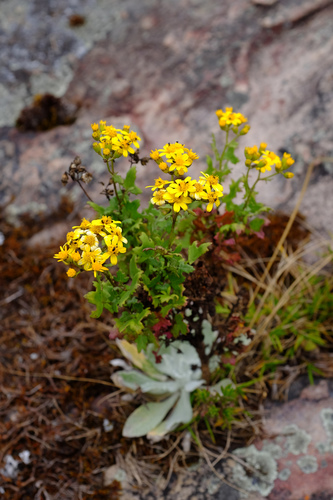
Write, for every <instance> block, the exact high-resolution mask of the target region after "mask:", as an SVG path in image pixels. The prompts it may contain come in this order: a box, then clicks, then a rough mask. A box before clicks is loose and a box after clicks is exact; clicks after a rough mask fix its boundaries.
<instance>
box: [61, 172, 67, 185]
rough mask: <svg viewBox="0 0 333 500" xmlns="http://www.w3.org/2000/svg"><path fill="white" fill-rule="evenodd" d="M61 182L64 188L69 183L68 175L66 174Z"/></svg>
mask: <svg viewBox="0 0 333 500" xmlns="http://www.w3.org/2000/svg"><path fill="white" fill-rule="evenodd" d="M61 182H62V183H63V185H64V186H66V184H67V183H68V173H67V172H64V173H63V174H62V177H61Z"/></svg>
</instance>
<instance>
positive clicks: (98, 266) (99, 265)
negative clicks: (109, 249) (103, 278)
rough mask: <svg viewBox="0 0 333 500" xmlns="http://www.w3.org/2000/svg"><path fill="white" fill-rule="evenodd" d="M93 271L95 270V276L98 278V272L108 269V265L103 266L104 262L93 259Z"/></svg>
mask: <svg viewBox="0 0 333 500" xmlns="http://www.w3.org/2000/svg"><path fill="white" fill-rule="evenodd" d="M91 271H94V276H95V278H96V275H97V272H101V273H102V272H103V271H108V268H107V267H103V264H102V262H98V261H92V263H91Z"/></svg>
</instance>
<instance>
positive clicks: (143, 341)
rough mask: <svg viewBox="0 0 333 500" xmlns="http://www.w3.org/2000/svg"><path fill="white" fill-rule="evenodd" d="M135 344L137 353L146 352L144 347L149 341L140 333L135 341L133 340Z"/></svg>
mask: <svg viewBox="0 0 333 500" xmlns="http://www.w3.org/2000/svg"><path fill="white" fill-rule="evenodd" d="M135 343H136V345H137V348H138V351H139V352H141V351H145V350H146V347H147V345H148V343H149V339H148V337H147V336H146V335H144V334H143V333H141V334H140V335H139V336H138V337H137V338H136V339H135Z"/></svg>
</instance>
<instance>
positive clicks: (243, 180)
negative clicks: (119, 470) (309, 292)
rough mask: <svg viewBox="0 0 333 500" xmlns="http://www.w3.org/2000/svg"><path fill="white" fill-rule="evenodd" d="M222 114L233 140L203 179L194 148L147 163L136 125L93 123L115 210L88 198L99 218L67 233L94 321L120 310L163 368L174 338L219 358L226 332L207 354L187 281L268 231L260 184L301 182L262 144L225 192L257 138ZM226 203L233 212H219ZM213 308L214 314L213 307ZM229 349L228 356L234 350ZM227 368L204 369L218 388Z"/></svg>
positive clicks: (124, 328)
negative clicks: (140, 174) (149, 168)
mask: <svg viewBox="0 0 333 500" xmlns="http://www.w3.org/2000/svg"><path fill="white" fill-rule="evenodd" d="M216 115H217V117H218V120H219V125H220V128H221V130H222V131H223V132H225V134H226V135H225V144H224V147H223V149H222V151H221V152H220V151H219V149H218V146H217V142H216V139H215V137H214V136H213V143H212V149H213V152H214V158H213V157H210V156H208V157H207V168H206V170H205V171H202V172H201V175H200V176H199V179H198V180H196V179H192V177H190V176H188V175H187V173H188V170H189V169H190V167H191V165H192V164H193V162H194V161H196V160H198V155H197V154H196V153H195V152H193V151H192V150H191V149H189V148H188V147H186V146H185V145H183V144H180V143H178V142H176V143H167V144H165V145H164V146H163V147H162V148H160V149H155V150H152V151H151V153H150V157H142V158H141V157H140V156H139V142H140V141H141V139H140V137H139V136H138V135H137V133H136V132H134V131H132V130H131V129H130V127H129V126H124V127H123V129H117V128H115V127H114V126H112V125H107V124H106V122H105V121H101V122H100V123H99V124H95V123H94V124H93V125H92V130H93V134H92V136H93V139H94V143H93V149H94V151H95V152H96V153H97V154H98V155H99V156H100V157H101V159H102V161H103V162H104V163H105V164H106V167H107V169H108V172H109V174H110V180H109V184H108V186H107V187H106V188H105V190H104V193H105V195H106V197H107V199H108V206H106V207H104V206H100V205H97V204H95V203H93V202H92V201H91V202H89V204H90V206H91V207H92V208H93V209H95V211H96V212H97V214H98V216H97V217H96V218H94V219H93V220H92V221H91V222H90V221H88V220H86V219H83V220H82V222H81V224H80V225H79V226H74V227H73V230H72V231H70V232H69V233H68V234H67V238H66V243H65V244H64V245H63V246H62V247H60V251H59V252H58V253H57V254H55V256H54V257H55V258H56V259H58V261H60V262H63V263H65V264H66V265H68V266H69V269H68V271H67V275H68V276H69V277H70V278H73V277H75V276H77V275H78V274H79V273H81V272H83V271H87V272H93V274H94V278H95V280H94V282H93V285H94V290H93V291H90V292H88V293H87V294H86V298H87V299H88V301H89V302H90V303H92V304H94V305H95V307H96V309H95V310H94V311H93V312H92V317H95V318H98V317H100V316H101V314H102V313H103V310H104V309H106V310H107V311H109V312H110V313H112V316H113V319H114V322H115V326H116V328H117V331H118V333H117V336H118V335H119V336H121V337H125V338H126V339H127V341H128V342H130V343H131V342H135V343H136V349H137V352H139V353H140V351H142V350H145V351H146V352H148V351H149V356H150V358H151V356H152V355H153V356H155V361H156V363H157V364H158V363H159V362H163V353H164V354H165V352H166V351H165V349H166V346H168V345H169V344H170V343H171V342H173V341H174V340H175V339H178V341H177V342H182V341H184V340H186V341H189V342H191V343H192V344H193V345H194V346H196V348H197V350H198V353H199V354H200V356H201V361H202V360H204V359H205V357H206V358H207V359H208V357H210V356H211V354H213V349H212V346H213V344H214V343H215V344H216V343H217V342H221V336H220V335H219V332H218V331H217V332H214V335H215V336H214V340H213V341H212V343H211V345H210V348H209V350H208V351H207V349H206V347H205V335H204V333H203V331H204V329H203V328H201V327H200V328H198V329H196V328H192V329H190V327H189V321H190V320H191V322H192V324H194V323H195V321H197V320H196V319H195V318H196V314H195V312H194V311H192V310H191V304H188V299H187V296H186V293H185V292H186V290H185V286H184V284H185V282H186V280H188V279H189V277H190V275H191V274H192V273H193V272H194V271H195V269H196V268H195V265H196V262H197V261H198V259H199V258H201V257H202V256H203V255H204V254H205V253H206V252H207V251H208V249H209V248H210V246H211V244H212V242H216V241H217V239H218V238H220V241H221V239H222V240H224V241H229V242H230V241H234V239H235V238H237V236H238V235H239V234H241V233H244V234H259V233H260V231H261V230H262V226H263V224H264V222H265V219H264V218H263V217H260V214H261V213H263V212H266V211H267V210H268V207H265V206H264V205H263V204H261V203H258V202H257V201H256V192H255V188H256V186H257V184H258V182H259V181H262V180H263V181H268V180H270V179H271V178H273V177H274V176H275V175H279V174H282V175H284V177H286V178H291V177H292V176H293V174H292V173H290V172H287V170H288V169H289V167H290V166H291V165H292V164H293V163H294V160H293V159H292V158H291V156H290V155H289V154H287V153H285V154H284V155H283V157H282V158H280V157H278V156H277V155H276V154H275V153H274V152H272V151H269V150H267V145H266V144H265V143H261V144H260V146H259V147H257V146H252V147H246V148H245V172H244V174H243V175H242V176H241V177H240V178H239V179H238V180H236V181H232V182H231V184H230V189H229V192H228V193H227V194H225V193H224V189H223V187H222V184H221V182H223V181H224V180H225V178H226V176H227V175H228V174H229V173H230V172H231V169H230V167H229V164H230V163H231V164H235V163H237V162H239V159H238V158H237V157H236V155H235V150H236V148H237V146H238V143H237V140H238V138H239V137H240V136H242V135H245V134H247V133H248V132H249V130H250V126H249V125H248V124H247V119H246V118H245V117H244V116H243V115H242V114H241V113H235V112H234V111H233V109H232V108H226V110H225V111H223V110H222V109H220V110H218V111H217V112H216ZM231 136H232V138H231ZM121 156H124V157H127V158H128V159H129V160H130V167H129V169H128V171H127V173H126V175H125V176H124V177H123V176H122V175H120V174H119V173H118V172H116V170H115V164H116V161H117V159H118V158H120V157H121ZM151 160H153V161H154V162H155V163H156V164H157V165H158V167H159V169H160V170H161V172H162V173H163V176H164V177H165V178H163V179H162V178H161V177H158V178H157V179H155V181H154V184H152V185H149V186H147V188H150V189H151V191H152V197H151V203H150V204H149V206H148V208H143V209H141V210H139V208H140V201H139V198H138V195H139V194H141V190H140V189H139V188H138V186H136V184H135V181H136V169H137V167H136V165H137V164H139V163H141V165H147V163H148V162H149V161H151ZM80 163H81V162H80V160H79V159H78V158H76V159H75V160H74V163H73V164H72V165H71V166H70V169H69V173H68V174H67V173H65V174H64V176H65V178H66V179H65V180H66V181H67V180H68V177H69V176H70V177H71V178H72V179H73V180H78V181H79V180H80V179H81V180H83V181H84V182H85V180H84V178H83V177H82V176H81V177H80V175H81V172H84V175H85V176H86V177H87V172H86V171H85V168H84V167H82V166H80ZM273 168H274V171H273V172H272V169H273ZM266 172H268V175H266ZM253 174H255V176H254V178H253ZM161 175H162V174H161ZM88 177H89V176H88ZM90 177H91V176H90ZM90 177H89V180H90ZM240 191H242V192H243V201H242V202H241V203H236V201H235V197H236V195H237V193H238V192H240ZM133 197H134V199H132V198H133ZM222 204H224V205H225V211H224V213H222V214H219V212H218V210H219V207H220V206H221V205H222ZM209 218H213V219H214V221H217V224H216V225H215V226H214V231H216V234H213V235H212V236H213V239H212V238H211V239H210V240H209V239H208V240H207V238H204V237H203V231H202V229H203V228H204V227H205V225H206V227H208V226H209V225H210V224H211V220H210V219H209ZM219 248H220V247H219ZM210 251H213V250H210ZM212 307H213V309H214V307H215V306H214V304H213V305H212ZM205 315H206V317H202V318H201V319H202V321H203V322H204V321H206V322H208V321H207V318H208V319H209V317H208V315H207V314H206V313H205ZM198 319H199V317H198ZM203 322H201V323H200V322H199V323H200V325H201V324H202V325H204V323H203ZM208 324H209V322H208ZM209 326H210V324H209ZM210 328H211V326H210ZM215 333H216V334H215ZM219 337H220V338H219ZM243 337H244V339H245V340H244V339H243ZM242 339H243V340H244V342H243V340H242ZM249 342H250V338H249V332H246V335H245V334H244V332H243V333H242V331H240V337H239V338H238V339H237V343H236V339H235V343H234V344H233V346H232V349H231V350H232V352H235V351H237V349H238V350H239V351H240V350H241V349H242V348H244V346H246V345H247V344H248V343H249ZM215 344H214V345H215ZM236 344H237V345H236ZM200 345H201V347H200ZM224 349H225V350H228V349H227V347H226V344H224ZM170 352H171V351H170ZM213 358H214V356H213ZM215 358H216V356H215ZM207 359H206V361H207ZM220 362H221V358H219V359H217V362H216V359H215V364H214V363H210V367H209V370H208V371H209V373H208V374H207V373H204V370H203V377H204V378H205V379H206V382H208V383H209V379H210V373H211V372H214V370H215V371H216V369H218V368H219V364H220ZM222 378H223V377H222ZM118 379H119V377H118ZM186 380H187V379H186ZM139 385H140V384H137V386H139ZM191 387H192V386H191ZM193 387H194V386H193ZM178 389H179V388H178ZM178 389H177V390H178ZM184 394H185V393H184ZM169 395H170V393H169ZM184 397H185V396H184ZM186 398H188V396H186ZM186 401H188V400H187V399H186ZM161 418H162V417H161Z"/></svg>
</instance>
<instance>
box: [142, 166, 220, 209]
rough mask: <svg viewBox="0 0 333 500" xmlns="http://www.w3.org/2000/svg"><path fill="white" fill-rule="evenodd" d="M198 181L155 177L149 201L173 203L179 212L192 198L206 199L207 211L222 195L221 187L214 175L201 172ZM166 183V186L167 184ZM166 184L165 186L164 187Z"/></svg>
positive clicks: (161, 203) (162, 203)
mask: <svg viewBox="0 0 333 500" xmlns="http://www.w3.org/2000/svg"><path fill="white" fill-rule="evenodd" d="M201 173H202V176H200V177H199V181H196V180H195V179H191V177H186V178H185V179H176V180H175V181H164V180H163V179H161V178H160V177H159V178H158V179H155V184H154V186H147V187H151V188H152V191H155V190H157V191H156V192H154V194H153V197H152V199H151V202H152V203H154V204H155V205H158V206H161V205H164V204H165V203H169V204H170V205H173V210H174V211H175V212H179V211H180V209H183V210H187V209H188V205H189V204H190V203H192V201H194V200H207V202H208V205H207V208H206V210H207V212H211V211H212V209H213V206H214V203H215V206H216V207H218V206H219V205H220V204H221V202H220V199H219V198H221V197H222V196H223V187H222V186H221V184H220V183H219V178H218V177H217V176H215V175H208V174H205V173H204V172H201ZM167 185H168V186H167ZM166 186H167V187H166Z"/></svg>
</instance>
